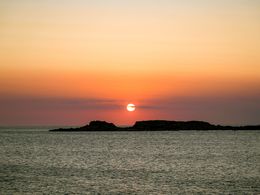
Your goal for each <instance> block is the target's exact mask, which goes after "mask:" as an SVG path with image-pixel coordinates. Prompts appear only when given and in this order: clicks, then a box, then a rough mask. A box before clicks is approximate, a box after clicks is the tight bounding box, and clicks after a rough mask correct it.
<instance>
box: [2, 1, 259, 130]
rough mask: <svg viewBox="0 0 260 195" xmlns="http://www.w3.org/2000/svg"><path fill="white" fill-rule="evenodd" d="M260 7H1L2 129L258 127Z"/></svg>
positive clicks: (52, 3)
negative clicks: (95, 124) (154, 122)
mask: <svg viewBox="0 0 260 195" xmlns="http://www.w3.org/2000/svg"><path fill="white" fill-rule="evenodd" d="M259 2H260V1H243V0H237V1H231V0H225V1H224V0H220V1H208V0H200V1H197V3H196V4H195V3H194V1H193V0H184V1H168V0H162V1H154V0H151V1H146V0H144V1H141V2H140V1H137V0H131V1H130V0H126V1H119V0H111V1H105V0H93V1H92V0H90V1H82V0H76V1H68V0H64V1H61V0H58V1H33V0H25V1H16V0H15V1H8V0H4V1H1V2H0V42H1V44H0V54H1V55H0V125H17V124H19V125H20V124H22V125H32V124H33V125H35V124H41V125H42V124H43V125H61V124H62V125H80V124H85V123H87V122H88V121H90V120H95V119H100V120H107V121H111V122H114V123H116V124H132V123H133V122H134V121H136V120H145V119H171V120H195V119H196V120H207V121H209V122H213V123H222V124H248V123H259V122H260V90H259V89H260V55H259V54H260V3H259ZM130 101H133V102H136V103H138V112H134V113H132V114H130V112H126V110H125V106H126V105H127V104H128V103H129V102H130Z"/></svg>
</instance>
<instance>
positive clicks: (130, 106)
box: [126, 104, 135, 112]
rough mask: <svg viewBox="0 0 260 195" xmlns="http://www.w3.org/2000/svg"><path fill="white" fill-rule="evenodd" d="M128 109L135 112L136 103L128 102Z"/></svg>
mask: <svg viewBox="0 0 260 195" xmlns="http://www.w3.org/2000/svg"><path fill="white" fill-rule="evenodd" d="M126 109H127V110H128V111H129V112H133V111H135V105H134V104H128V105H127V106H126Z"/></svg>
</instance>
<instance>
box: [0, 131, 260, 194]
mask: <svg viewBox="0 0 260 195" xmlns="http://www.w3.org/2000/svg"><path fill="white" fill-rule="evenodd" d="M0 194H1V195H2V194H3V195H5V194H156V195H157V194H260V131H178V132H169V131H163V132H48V131H47V129H44V128H41V129H40V128H31V129H23V128H19V129H10V128H9V129H5V128H2V129H0Z"/></svg>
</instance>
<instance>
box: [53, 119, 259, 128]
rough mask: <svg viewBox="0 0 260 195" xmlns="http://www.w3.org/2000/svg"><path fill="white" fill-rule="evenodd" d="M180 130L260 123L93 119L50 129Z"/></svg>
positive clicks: (251, 126)
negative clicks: (127, 124) (129, 123)
mask: <svg viewBox="0 0 260 195" xmlns="http://www.w3.org/2000/svg"><path fill="white" fill-rule="evenodd" d="M179 130H260V125H250V126H222V125H213V124H210V123H208V122H204V121H167V120H148V121H137V122H135V124H134V125H133V126H132V127H117V126H116V125H114V124H113V123H108V122H106V121H91V122H90V123H89V124H88V125H85V126H82V127H78V128H66V129H64V128H60V129H52V130H50V131H179Z"/></svg>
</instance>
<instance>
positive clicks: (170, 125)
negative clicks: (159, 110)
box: [132, 120, 216, 131]
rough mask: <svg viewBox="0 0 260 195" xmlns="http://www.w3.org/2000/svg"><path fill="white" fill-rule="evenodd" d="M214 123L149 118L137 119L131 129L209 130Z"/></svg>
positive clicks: (212, 127)
mask: <svg viewBox="0 0 260 195" xmlns="http://www.w3.org/2000/svg"><path fill="white" fill-rule="evenodd" d="M215 127H216V126H215V125H211V124H209V123H208V122H203V121H187V122H184V121H165V120H151V121H137V122H136V123H135V124H134V126H133V127H132V128H133V129H137V130H153V131H154V130H155V131H157V130H210V129H215Z"/></svg>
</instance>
